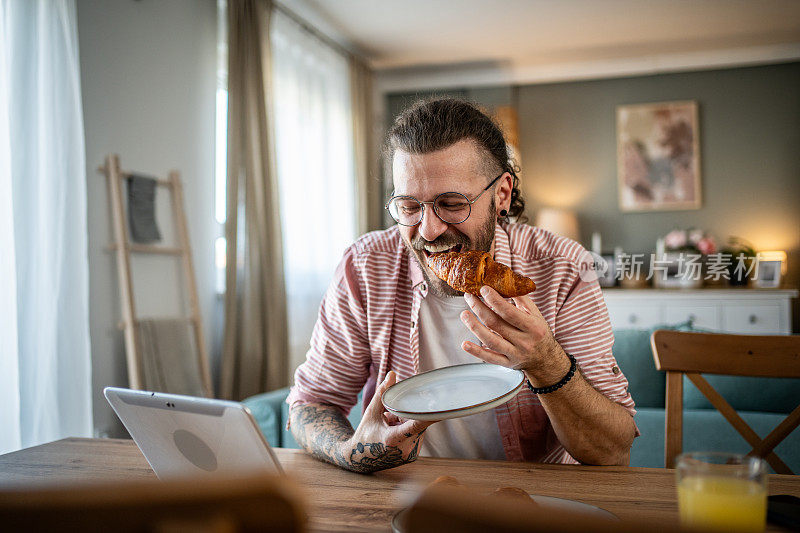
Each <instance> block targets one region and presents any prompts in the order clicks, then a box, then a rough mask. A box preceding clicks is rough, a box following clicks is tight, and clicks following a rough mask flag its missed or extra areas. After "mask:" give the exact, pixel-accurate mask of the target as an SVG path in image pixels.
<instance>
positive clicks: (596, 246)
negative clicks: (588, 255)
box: [592, 231, 603, 255]
mask: <svg viewBox="0 0 800 533" xmlns="http://www.w3.org/2000/svg"><path fill="white" fill-rule="evenodd" d="M602 248H603V246H602V244H601V240H600V233H598V232H596V231H595V232H594V233H592V251H593V252H594V253H596V254H597V255H600V254H601V253H603V252H602Z"/></svg>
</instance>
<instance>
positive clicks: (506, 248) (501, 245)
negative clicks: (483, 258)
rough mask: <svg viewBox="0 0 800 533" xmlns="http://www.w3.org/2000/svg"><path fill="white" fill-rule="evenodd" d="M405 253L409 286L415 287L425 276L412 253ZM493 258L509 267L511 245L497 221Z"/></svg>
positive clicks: (506, 234)
mask: <svg viewBox="0 0 800 533" xmlns="http://www.w3.org/2000/svg"><path fill="white" fill-rule="evenodd" d="M407 255H408V270H409V274H410V277H411V287H413V288H416V287H417V285H419V284H420V283H422V282H423V281H425V277H424V276H423V275H422V268H421V267H420V266H419V263H418V262H417V260H416V258H415V257H414V256H413V254H411V252H408V253H407ZM494 260H495V261H497V262H498V263H503V264H504V265H507V266H509V267H510V266H511V245H510V243H509V241H508V233H507V232H506V230H505V228H503V226H502V225H501V224H500V223H499V222H497V223H495V226H494Z"/></svg>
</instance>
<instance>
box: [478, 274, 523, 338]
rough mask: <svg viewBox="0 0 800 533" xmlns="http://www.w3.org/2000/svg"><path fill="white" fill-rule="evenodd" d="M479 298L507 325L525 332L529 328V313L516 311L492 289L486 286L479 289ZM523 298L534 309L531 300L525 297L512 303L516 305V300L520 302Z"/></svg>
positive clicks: (515, 308)
mask: <svg viewBox="0 0 800 533" xmlns="http://www.w3.org/2000/svg"><path fill="white" fill-rule="evenodd" d="M481 297H482V298H483V299H484V301H485V302H486V304H487V305H488V306H489V308H490V310H491V311H493V312H494V313H497V315H499V316H500V317H501V318H502V319H503V320H504V321H505V322H507V323H508V324H509V325H511V326H513V327H514V328H516V329H518V330H520V331H525V330H526V329H528V328H529V327H530V320H531V317H530V312H528V313H525V312H524V311H522V310H521V309H518V308H517V306H515V305H514V304H511V303H509V302H508V301H506V299H505V298H503V297H502V296H500V293H499V292H497V291H496V290H494V289H493V288H491V287H489V286H488V285H484V286H483V287H481ZM523 298H524V299H525V300H527V301H528V302H530V304H531V305H532V306H533V307H536V306H535V305H533V301H531V299H530V298H528V297H527V296H520V297H518V298H514V302H515V303H516V301H517V300H520V301H522V299H523ZM487 325H488V324H487ZM489 327H491V326H489ZM492 329H494V328H492Z"/></svg>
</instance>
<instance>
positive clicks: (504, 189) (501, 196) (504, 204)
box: [494, 172, 514, 213]
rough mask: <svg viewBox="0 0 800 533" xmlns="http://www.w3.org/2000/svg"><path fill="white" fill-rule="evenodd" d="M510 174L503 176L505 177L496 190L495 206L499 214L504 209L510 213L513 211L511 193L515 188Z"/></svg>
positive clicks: (501, 179)
mask: <svg viewBox="0 0 800 533" xmlns="http://www.w3.org/2000/svg"><path fill="white" fill-rule="evenodd" d="M513 179H514V178H512V177H511V173H510V172H506V173H505V174H503V177H502V178H500V180H499V181H498V183H497V187H495V190H494V205H495V209H497V212H498V213H499V212H500V211H502V210H503V209H505V210H506V211H509V210H510V209H511V191H512V189H513V188H514V182H513Z"/></svg>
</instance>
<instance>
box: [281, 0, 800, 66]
mask: <svg viewBox="0 0 800 533" xmlns="http://www.w3.org/2000/svg"><path fill="white" fill-rule="evenodd" d="M280 2H281V3H282V4H284V5H286V6H287V7H288V8H289V9H291V10H293V11H295V12H296V13H297V14H299V15H300V16H301V17H303V18H305V19H306V20H308V21H309V22H311V23H312V24H313V25H314V26H316V27H317V28H319V29H320V30H321V31H323V33H326V34H328V35H329V36H330V37H332V38H333V39H334V40H336V41H337V42H339V43H341V44H343V45H344V46H345V47H347V48H348V49H350V50H351V51H352V52H354V53H356V54H358V55H360V56H362V57H363V58H364V59H366V60H367V62H368V63H370V65H371V66H372V67H373V68H375V69H378V70H385V69H408V68H412V67H413V68H418V67H426V66H427V67H431V66H435V65H457V64H490V63H491V64H497V63H502V64H504V65H506V66H509V67H511V68H523V67H536V66H541V65H558V64H569V63H585V62H597V61H606V62H607V61H619V60H632V59H636V58H642V57H652V56H664V55H673V56H674V55H681V56H688V55H692V54H698V53H708V52H709V51H723V50H725V51H730V50H759V51H760V52H758V53H756V54H755V55H762V56H763V55H767V56H768V55H769V54H777V55H780V54H783V55H787V54H788V55H789V56H792V55H793V54H794V55H797V51H798V49H800V1H797V0H688V1H687V0H663V1H656V0H502V1H500V0H496V1H490V0H403V1H390V0H280ZM787 45H789V46H788V48H787ZM749 56H750V57H752V56H753V53H750V54H749ZM784 59H785V58H784Z"/></svg>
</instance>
